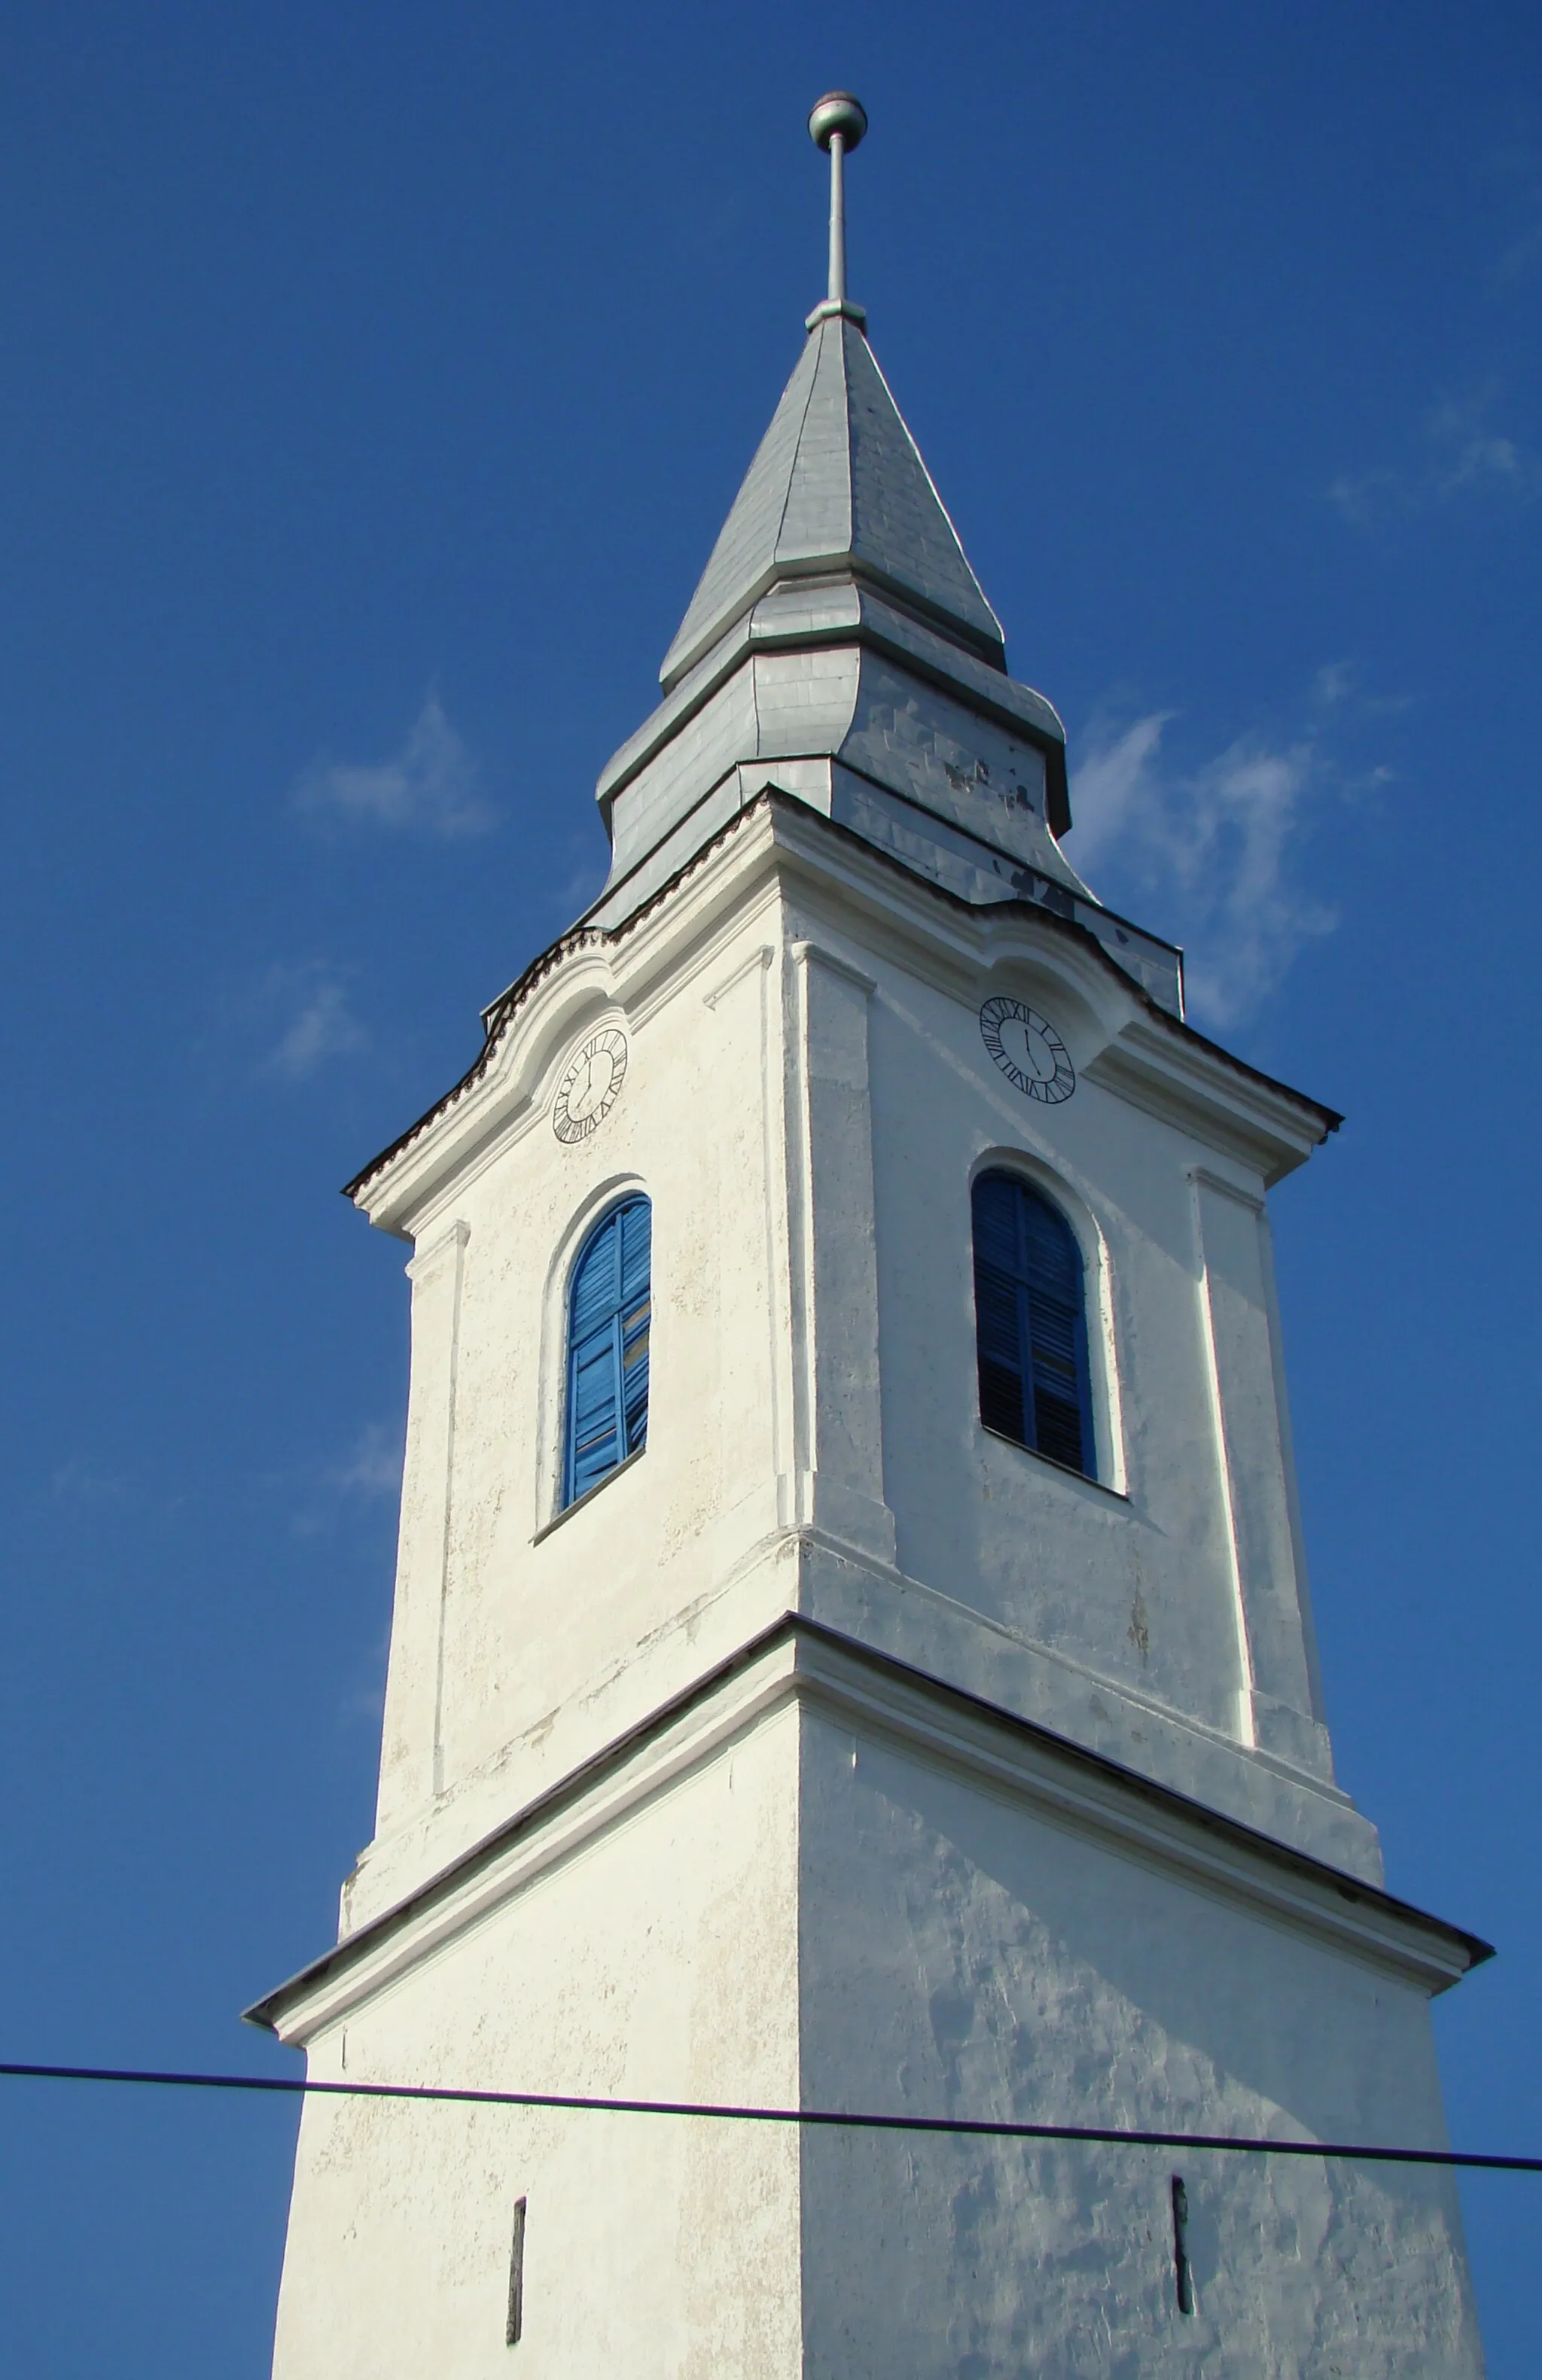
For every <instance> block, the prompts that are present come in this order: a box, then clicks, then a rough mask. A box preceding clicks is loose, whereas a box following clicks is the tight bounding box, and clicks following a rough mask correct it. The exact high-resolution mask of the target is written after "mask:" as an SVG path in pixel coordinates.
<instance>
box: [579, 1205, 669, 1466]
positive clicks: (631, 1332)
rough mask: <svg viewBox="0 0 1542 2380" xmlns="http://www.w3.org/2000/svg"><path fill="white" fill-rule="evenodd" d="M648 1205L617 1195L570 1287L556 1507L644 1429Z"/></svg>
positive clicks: (633, 1446)
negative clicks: (565, 1391)
mask: <svg viewBox="0 0 1542 2380" xmlns="http://www.w3.org/2000/svg"><path fill="white" fill-rule="evenodd" d="M652 1227H653V1208H651V1207H650V1205H649V1203H648V1201H647V1199H646V1198H643V1197H633V1198H623V1199H622V1200H621V1202H620V1204H619V1205H618V1206H616V1207H612V1208H611V1209H610V1211H609V1213H608V1214H606V1215H602V1216H601V1218H600V1220H599V1221H598V1222H597V1223H596V1224H595V1226H594V1230H593V1231H592V1232H591V1233H590V1234H589V1236H588V1238H587V1239H586V1240H585V1241H584V1243H583V1245H582V1247H581V1248H580V1250H579V1253H578V1257H577V1261H576V1262H575V1264H574V1266H573V1277H572V1280H571V1281H570V1282H569V1288H568V1403H567V1414H566V1417H565V1420H564V1424H563V1456H562V1506H563V1510H564V1511H566V1510H567V1508H568V1506H569V1504H572V1503H576V1502H577V1500H578V1499H579V1498H580V1497H581V1495H583V1494H584V1493H585V1492H586V1490H587V1489H589V1488H593V1487H594V1485H595V1484H596V1482H597V1481H599V1480H601V1479H603V1478H604V1477H605V1475H606V1472H607V1471H614V1470H615V1468H616V1466H617V1464H618V1463H624V1462H625V1461H626V1459H627V1457H628V1455H629V1454H635V1453H636V1452H637V1451H638V1449H639V1447H641V1446H642V1445H643V1443H644V1442H645V1441H646V1439H647V1435H648V1314H649V1286H650V1284H649V1258H650V1251H651V1245H652V1238H653V1228H652Z"/></svg>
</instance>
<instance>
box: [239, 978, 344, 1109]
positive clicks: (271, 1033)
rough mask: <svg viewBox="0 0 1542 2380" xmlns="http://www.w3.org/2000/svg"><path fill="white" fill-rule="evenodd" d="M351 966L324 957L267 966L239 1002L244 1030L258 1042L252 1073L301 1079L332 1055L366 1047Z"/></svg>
mask: <svg viewBox="0 0 1542 2380" xmlns="http://www.w3.org/2000/svg"><path fill="white" fill-rule="evenodd" d="M351 985H352V970H351V969H350V968H347V967H340V966H336V965H333V963H332V962H331V961H330V960H329V959H304V960H300V961H299V962H298V963H296V964H292V965H277V966H271V967H269V969H268V970H267V973H266V974H265V975H263V977H260V978H259V980H258V982H257V983H256V984H255V985H254V986H253V987H252V989H251V992H250V993H249V995H248V997H247V999H246V1000H245V1002H243V1003H242V1005H243V1007H244V1009H245V1014H246V1021H247V1024H248V1027H249V1029H250V1030H251V1032H252V1033H253V1035H254V1037H255V1038H257V1039H258V1040H259V1042H260V1043H261V1045H262V1053H261V1056H260V1057H259V1059H258V1072H259V1073H261V1074H264V1075H276V1076H277V1077H278V1078H279V1079H280V1080H281V1081H283V1082H288V1083H302V1082H306V1081H308V1080H309V1079H310V1078H311V1077H312V1075H316V1074H318V1073H319V1072H320V1071H321V1069H322V1068H323V1067H324V1066H325V1065H326V1064H328V1063H329V1062H330V1061H331V1060H333V1059H335V1058H346V1057H350V1056H352V1055H354V1054H356V1053H357V1052H358V1051H360V1050H365V1049H367V1048H368V1047H369V1039H370V1036H369V1031H368V1028H367V1027H366V1026H364V1024H363V1023H362V1022H361V1019H360V1018H359V1017H358V1016H357V1015H355V1014H354V1010H353V1002H352V990H351Z"/></svg>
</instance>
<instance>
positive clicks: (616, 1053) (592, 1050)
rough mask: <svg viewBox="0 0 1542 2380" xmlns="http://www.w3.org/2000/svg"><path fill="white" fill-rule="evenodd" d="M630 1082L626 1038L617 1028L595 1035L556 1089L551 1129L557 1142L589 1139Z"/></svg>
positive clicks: (570, 1066)
mask: <svg viewBox="0 0 1542 2380" xmlns="http://www.w3.org/2000/svg"><path fill="white" fill-rule="evenodd" d="M626 1079H627V1037H626V1035H625V1034H624V1033H622V1032H621V1031H619V1029H618V1027H617V1026H614V1025H607V1026H606V1028H605V1030H604V1032H603V1033H594V1034H592V1035H591V1036H590V1038H589V1039H588V1040H587V1041H586V1042H585V1043H584V1045H583V1047H582V1049H581V1050H580V1051H579V1052H578V1054H577V1056H576V1057H575V1058H574V1059H573V1061H572V1063H571V1064H570V1065H569V1068H568V1071H567V1073H566V1074H565V1075H563V1077H562V1080H561V1082H560V1083H558V1085H557V1099H556V1102H555V1104H554V1106H553V1108H552V1130H553V1132H555V1133H556V1135H557V1138H558V1140H566V1141H576V1140H587V1139H588V1137H589V1135H590V1134H591V1133H592V1132H597V1131H598V1129H599V1127H600V1125H601V1124H602V1123H604V1122H605V1119H606V1116H607V1115H608V1114H609V1113H610V1111H611V1109H612V1108H613V1107H614V1106H615V1104H616V1101H617V1099H618V1095H619V1093H620V1088H621V1086H622V1084H623V1083H624V1082H625V1081H626Z"/></svg>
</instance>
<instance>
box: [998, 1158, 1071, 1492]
mask: <svg viewBox="0 0 1542 2380" xmlns="http://www.w3.org/2000/svg"><path fill="white" fill-rule="evenodd" d="M974 1322H975V1331H976V1336H977V1340H978V1345H979V1356H980V1419H981V1420H982V1421H983V1422H984V1423H985V1427H986V1428H987V1429H996V1430H999V1431H1000V1432H1001V1435H1002V1436H1003V1438H1014V1439H1016V1440H1017V1442H1018V1444H1019V1446H1031V1447H1033V1448H1034V1450H1035V1451H1037V1452H1038V1453H1040V1454H1047V1455H1049V1456H1050V1457H1051V1458H1052V1459H1053V1460H1054V1461H1055V1462H1056V1463H1067V1464H1069V1466H1070V1468H1071V1470H1072V1471H1082V1472H1084V1473H1085V1474H1086V1475H1087V1476H1088V1477H1089V1478H1090V1477H1092V1476H1093V1475H1094V1471H1095V1452H1094V1443H1093V1426H1092V1401H1091V1399H1090V1397H1089V1395H1088V1392H1087V1324H1086V1312H1085V1306H1084V1302H1083V1285H1082V1251H1081V1249H1080V1248H1079V1247H1078V1246H1077V1245H1076V1236H1075V1233H1073V1232H1072V1231H1071V1225H1070V1224H1069V1223H1068V1222H1067V1221H1066V1219H1065V1217H1064V1216H1063V1215H1061V1214H1059V1213H1058V1212H1057V1210H1056V1208H1053V1207H1052V1206H1051V1205H1050V1203H1049V1201H1048V1199H1047V1198H1043V1197H1041V1196H1039V1193H1038V1192H1037V1191H1036V1190H1034V1189H1031V1188H1030V1187H1029V1185H1028V1184H1027V1183H1026V1182H1023V1181H1021V1180H1020V1179H1019V1177H1018V1176H1017V1175H1016V1174H1015V1173H982V1174H981V1175H980V1177H979V1179H978V1181H977V1182H976V1183H975V1184H974Z"/></svg>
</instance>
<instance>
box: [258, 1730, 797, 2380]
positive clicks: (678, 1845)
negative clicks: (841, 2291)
mask: <svg viewBox="0 0 1542 2380" xmlns="http://www.w3.org/2000/svg"><path fill="white" fill-rule="evenodd" d="M797 1771H798V1734H797V1723H796V1718H795V1716H794V1715H793V1714H792V1713H790V1712H786V1713H783V1714H781V1715H780V1717H779V1718H773V1719H772V1720H770V1721H769V1722H768V1723H767V1724H766V1725H765V1726H764V1727H763V1728H762V1729H761V1730H758V1732H757V1733H756V1734H755V1735H754V1736H753V1739H752V1740H750V1741H747V1742H745V1743H740V1744H739V1745H736V1746H735V1747H734V1748H733V1749H732V1750H731V1751H727V1752H724V1753H722V1754H720V1755H718V1756H717V1757H716V1759H715V1760H713V1761H712V1762H711V1763H710V1764H709V1765H708V1766H707V1767H705V1768H704V1769H703V1770H701V1771H699V1772H697V1773H696V1774H693V1775H692V1776H691V1778H689V1779H687V1780H685V1781H684V1782H683V1783H682V1784H680V1785H679V1787H678V1788H676V1789H675V1790H674V1791H667V1792H665V1793H663V1794H661V1795H660V1796H659V1797H658V1798H657V1799H655V1801H653V1802H651V1803H649V1804H648V1805H647V1806H646V1807H645V1808H644V1809H643V1810H642V1811H640V1812H638V1813H635V1814H633V1815H631V1816H630V1817H629V1818H628V1819H626V1820H625V1821H623V1822H621V1823H619V1824H618V1825H617V1826H616V1827H614V1828H612V1829H610V1830H608V1831H606V1832H605V1833H604V1834H602V1835H601V1836H600V1837H599V1838H598V1839H596V1840H592V1841H590V1842H588V1843H586V1844H585V1846H584V1847H583V1849H582V1850H581V1852H579V1853H577V1854H576V1855H574V1856H573V1857H571V1858H569V1859H567V1860H565V1861H562V1862H559V1863H558V1864H557V1865H556V1866H555V1867H554V1868H551V1869H549V1870H547V1871H545V1872H543V1873H542V1874H541V1875H540V1876H538V1877H537V1878H536V1880H535V1881H533V1882H532V1884H531V1885H530V1886H529V1887H528V1888H526V1889H525V1890H524V1891H523V1892H522V1893H521V1894H520V1895H519V1896H518V1897H517V1898H516V1899H515V1900H513V1901H512V1902H510V1903H508V1905H506V1906H504V1907H502V1908H500V1909H499V1910H498V1911H496V1913H494V1914H493V1915H491V1916H490V1917H489V1918H487V1919H486V1920H484V1921H483V1923H482V1924H480V1925H476V1926H473V1927H471V1928H469V1929H468V1930H467V1931H466V1932H464V1933H463V1934H459V1935H458V1936H457V1937H455V1938H454V1939H453V1940H452V1941H451V1942H450V1943H448V1944H447V1945H446V1946H444V1947H443V1948H441V1949H439V1950H438V1951H437V1952H436V1953H434V1955H432V1956H429V1957H426V1958H424V1959H423V1961H422V1962H421V1963H420V1964H418V1965H417V1966H415V1967H414V1968H413V1969H412V1970H411V1971H410V1973H408V1974H407V1975H405V1976H404V1977H402V1978H401V1979H399V1980H398V1981H397V1982H395V1983H394V1984H393V1985H391V1986H390V1987H389V1988H388V1989H386V1990H385V1991H383V1992H381V1993H379V1994H377V1995H375V1996H373V1998H368V1999H367V2000H366V2001H365V2002H364V2004H363V2005H361V2006H360V2007H358V2008H357V2009H353V2010H349V2013H348V2015H347V2017H346V2018H345V2019H344V2020H343V2021H342V2022H337V2023H335V2024H333V2025H332V2026H331V2027H330V2028H329V2029H328V2030H327V2031H325V2032H324V2034H323V2035H322V2036H321V2037H320V2038H318V2039H317V2040H316V2041H315V2043H314V2046H312V2050H311V2055H310V2063H311V2070H312V2073H313V2074H317V2075H324V2076H326V2077H328V2078H335V2077H338V2076H341V2075H344V2074H347V2075H348V2076H349V2077H352V2078H354V2079H356V2080H362V2081H369V2080H385V2081H398V2080H400V2079H401V2078H402V2077H404V2076H406V2077H410V2078H411V2079H412V2080H414V2081H416V2082H420V2083H452V2084H458V2085H460V2086H462V2087H471V2088H482V2089H508V2088H515V2089H530V2090H537V2091H540V2090H552V2091H559V2092H578V2093H587V2094H594V2095H600V2094H606V2095H617V2096H625V2097H667V2098H675V2099H679V2098H688V2099H697V2100H714V2099H719V2098H733V2097H742V2096H749V2097H752V2098H757V2099H762V2100H765V2101H769V2102H772V2103H776V2104H784V2103H786V2102H787V2101H788V2100H789V2099H795V2098H796V2095H797V2057H798V2049H797V1992H796V1969H795V1960H796V1946H797V1927H796V1914H795V1909H796V1888H797V1876H796V1825H797V1790H796V1781H797ZM521 2196H522V2197H524V2198H526V2200H527V2202H528V2210H529V2212H528V2226H527V2236H526V2257H525V2280H526V2305H527V2312H526V2321H525V2336H524V2338H523V2339H522V2340H521V2342H520V2348H519V2350H518V2353H519V2369H520V2372H521V2373H528V2374H531V2375H532V2380H538V2375H540V2374H561V2375H563V2380H571V2375H576V2374H591V2373H595V2372H600V2371H608V2370H620V2371H628V2372H635V2373H638V2374H643V2373H654V2374H661V2375H662V2374H679V2375H682V2380H715V2375H716V2374H721V2373H723V2372H735V2373H743V2374H760V2373H765V2374H780V2373H786V2374H793V2373H795V2372H796V2371H797V2370H798V2368H799V2343H798V2289H797V2263H798V2258H797V2244H796V2243H797V2204H798V2177H797V2141H796V2137H795V2135H793V2134H792V2133H790V2132H785V2131H773V2130H768V2129H765V2128H752V2127H729V2126H723V2125H711V2124H690V2123H685V2122H667V2121H663V2120H655V2119H646V2118H641V2117H638V2118H628V2117H612V2116H598V2115H560V2114H544V2113H538V2112H531V2111H521V2110H517V2109H508V2108H495V2109H488V2108H468V2107H456V2106H453V2105H419V2106H413V2105H410V2104H402V2103H399V2102H380V2101H374V2102H371V2101H367V2100H366V2101H348V2100H335V2099H316V2100H311V2101H308V2102H307V2103H306V2108H305V2115H304V2119H303V2121H302V2125H301V2130H300V2150H299V2155H298V2159H297V2165H296V2175H295V2188H294V2201H293V2207H292V2212H291V2220H290V2229H289V2247H288V2254H287V2256H286V2260H285V2268H284V2283H283V2292H282V2297H281V2301H280V2306H279V2317H278V2330H277V2339H276V2348H275V2362H274V2372H275V2380H397V2375H400V2380H408V2375H412V2380H421V2375H422V2374H425V2373H432V2374H435V2375H436V2380H437V2375H443V2380H483V2375H486V2374H495V2373H503V2372H505V2371H506V2370H507V2369H508V2353H509V2350H508V2348H507V2346H506V2344H505V2338H504V2325H505V2318H506V2308H507V2295H508V2262H509V2248H510V2236H511V2228H512V2222H513V2211H514V2204H515V2202H516V2200H517V2199H519V2198H520V2197H521Z"/></svg>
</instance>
